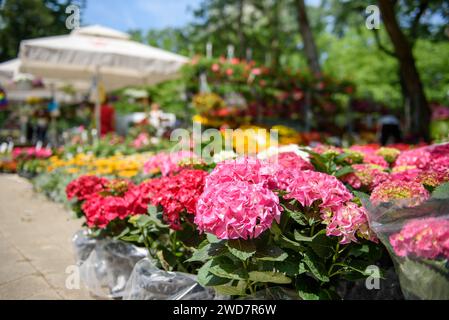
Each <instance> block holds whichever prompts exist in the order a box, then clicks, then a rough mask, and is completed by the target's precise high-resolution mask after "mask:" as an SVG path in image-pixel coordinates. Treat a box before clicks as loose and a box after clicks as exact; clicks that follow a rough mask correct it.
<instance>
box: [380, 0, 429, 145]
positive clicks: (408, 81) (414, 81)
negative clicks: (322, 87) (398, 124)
mask: <svg viewBox="0 0 449 320" xmlns="http://www.w3.org/2000/svg"><path fill="white" fill-rule="evenodd" d="M424 2H425V1H424ZM379 8H380V11H381V13H382V19H383V22H384V24H385V28H386V29H387V33H388V35H389V37H390V40H391V42H392V44H393V47H394V52H395V56H396V57H397V59H398V60H399V68H400V75H401V80H402V81H403V85H404V89H405V93H406V95H407V97H408V98H409V102H410V111H411V119H410V120H411V123H410V124H411V126H410V133H411V134H412V135H413V138H414V139H415V140H417V139H419V138H422V139H424V140H425V141H429V140H430V132H429V124H430V109H429V105H428V103H427V99H426V95H425V93H424V88H423V85H422V82H421V78H420V76H419V72H418V70H417V68H416V63H415V58H414V56H413V52H412V47H411V45H410V43H409V41H408V40H407V38H406V36H405V35H404V33H403V32H402V30H401V28H400V27H399V23H398V21H397V19H396V13H395V9H394V2H392V1H391V0H379ZM418 20H419V19H418ZM412 28H413V30H416V26H415V25H414V26H412ZM413 32H416V31H413Z"/></svg>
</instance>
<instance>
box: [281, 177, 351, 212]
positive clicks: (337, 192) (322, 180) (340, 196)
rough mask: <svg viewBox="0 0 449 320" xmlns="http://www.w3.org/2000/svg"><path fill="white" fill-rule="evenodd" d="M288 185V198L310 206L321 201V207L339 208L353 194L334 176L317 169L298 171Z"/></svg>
mask: <svg viewBox="0 0 449 320" xmlns="http://www.w3.org/2000/svg"><path fill="white" fill-rule="evenodd" d="M293 174H294V179H291V180H290V181H289V182H290V185H288V186H287V188H286V191H287V192H288V194H287V195H285V198H286V199H296V200H297V201H298V202H299V203H300V204H301V205H302V206H304V207H310V206H312V205H313V203H314V202H315V201H320V204H319V207H320V208H321V209H329V210H332V211H335V210H337V209H338V208H340V207H341V206H342V205H344V204H345V203H346V202H348V201H350V200H351V199H352V198H353V196H352V194H351V193H350V192H349V190H348V189H347V188H346V187H345V185H344V184H343V183H342V182H341V181H339V180H338V179H337V178H335V177H334V176H330V175H328V174H325V173H321V172H315V171H308V170H306V171H298V172H296V173H293Z"/></svg>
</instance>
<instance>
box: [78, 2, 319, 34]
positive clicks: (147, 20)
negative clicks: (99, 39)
mask: <svg viewBox="0 0 449 320" xmlns="http://www.w3.org/2000/svg"><path fill="white" fill-rule="evenodd" d="M319 1H320V0H308V1H306V3H308V4H317V2H319ZM201 2H202V0H87V8H86V9H85V11H84V12H83V13H82V15H83V23H84V24H86V25H89V24H101V25H103V26H106V27H110V28H114V29H118V30H121V31H128V30H131V29H142V30H148V29H152V28H156V29H159V28H164V27H181V26H184V25H186V24H187V23H188V22H190V21H192V19H193V13H192V10H189V7H190V8H197V7H198V6H199V4H200V3H201Z"/></svg>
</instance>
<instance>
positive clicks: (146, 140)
mask: <svg viewBox="0 0 449 320" xmlns="http://www.w3.org/2000/svg"><path fill="white" fill-rule="evenodd" d="M149 144H150V136H149V135H148V133H146V132H141V133H139V135H138V136H137V138H136V139H134V140H133V142H132V145H133V147H134V148H136V149H140V148H142V147H144V146H146V145H149Z"/></svg>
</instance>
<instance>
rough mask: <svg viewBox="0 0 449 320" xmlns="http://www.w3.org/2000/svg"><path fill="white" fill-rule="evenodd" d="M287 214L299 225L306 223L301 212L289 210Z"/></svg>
mask: <svg viewBox="0 0 449 320" xmlns="http://www.w3.org/2000/svg"><path fill="white" fill-rule="evenodd" d="M288 214H289V215H290V218H292V219H293V220H295V222H297V223H298V224H299V225H301V226H306V225H307V218H306V216H305V215H304V214H303V213H302V212H300V211H292V210H290V211H289V212H288Z"/></svg>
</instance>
